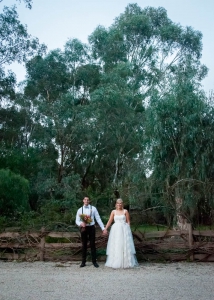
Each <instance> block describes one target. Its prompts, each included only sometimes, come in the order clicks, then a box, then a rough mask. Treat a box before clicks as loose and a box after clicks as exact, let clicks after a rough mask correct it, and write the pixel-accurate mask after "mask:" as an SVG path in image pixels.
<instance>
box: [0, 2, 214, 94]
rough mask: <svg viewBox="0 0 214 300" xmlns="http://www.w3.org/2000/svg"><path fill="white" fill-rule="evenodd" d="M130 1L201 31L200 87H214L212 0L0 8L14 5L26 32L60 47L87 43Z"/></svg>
mask: <svg viewBox="0 0 214 300" xmlns="http://www.w3.org/2000/svg"><path fill="white" fill-rule="evenodd" d="M129 3H137V4H138V5H139V6H140V7H141V8H144V7H147V6H152V7H156V8H157V7H160V6H161V7H164V8H165V9H166V10H167V13H168V17H169V18H170V19H171V20H172V21H173V22H175V23H180V24H181V25H182V26H191V27H193V28H194V29H195V30H199V31H201V32H202V34H203V55H202V59H201V61H202V63H203V64H205V65H206V66H207V67H208V68H209V73H208V76H207V78H206V79H205V80H204V81H203V87H204V90H205V91H206V92H207V93H208V92H209V91H210V90H212V89H214V59H213V54H214V35H213V30H214V0H136V1H126V0H33V7H32V9H31V10H29V9H27V8H26V7H25V4H24V3H21V4H19V2H18V1H15V0H3V2H2V3H1V4H0V10H1V11H2V8H3V6H4V5H7V6H11V5H13V4H16V6H17V11H18V14H19V19H20V21H21V22H22V23H23V24H26V25H27V27H28V32H29V34H31V35H32V36H34V37H37V38H39V41H40V42H41V43H44V44H46V45H47V46H48V50H52V49H56V48H60V49H63V47H64V45H65V42H66V41H67V40H68V39H69V38H78V39H79V40H81V41H82V42H85V43H87V38H88V36H89V35H90V34H91V33H92V32H93V31H94V29H95V28H96V27H97V26H98V25H103V26H105V27H109V26H110V25H111V24H112V23H113V21H114V19H115V18H116V17H117V16H119V15H120V14H121V13H123V12H124V10H125V7H126V6H127V5H128V4H129ZM11 68H12V70H13V71H14V72H15V73H16V76H17V79H18V81H21V80H23V79H24V77H25V69H24V67H21V66H20V65H19V66H18V65H16V64H15V65H13V66H12V67H11Z"/></svg>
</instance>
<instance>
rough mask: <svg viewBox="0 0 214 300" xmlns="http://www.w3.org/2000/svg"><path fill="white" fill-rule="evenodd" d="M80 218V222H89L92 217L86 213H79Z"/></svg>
mask: <svg viewBox="0 0 214 300" xmlns="http://www.w3.org/2000/svg"><path fill="white" fill-rule="evenodd" d="M80 219H81V221H82V222H84V223H86V224H90V223H91V222H92V219H91V217H90V216H89V215H86V214H80Z"/></svg>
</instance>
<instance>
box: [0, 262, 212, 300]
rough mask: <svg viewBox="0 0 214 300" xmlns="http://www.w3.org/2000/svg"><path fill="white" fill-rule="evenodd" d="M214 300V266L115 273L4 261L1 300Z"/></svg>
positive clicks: (163, 266) (148, 265)
mask: <svg viewBox="0 0 214 300" xmlns="http://www.w3.org/2000/svg"><path fill="white" fill-rule="evenodd" d="M27 299H30V300H49V299H50V300H68V299H73V300H77V299H78V300H79V299H80V300H85V299H87V300H89V299H93V300H111V299H114V300H127V299H133V300H138V299H139V300H142V299H146V300H150V299H151V300H171V299H172V300H181V299H182V300H187V299H188V300H199V299H200V300H202V299H206V300H214V263H186V262H185V263H183V262H182V263H168V264H162V263H159V264H158V263H141V264H140V266H139V267H138V268H135V269H117V270H115V269H111V268H107V267H105V266H104V263H100V268H98V269H96V268H94V266H93V265H92V264H91V263H90V262H88V263H87V266H86V267H85V268H80V267H79V263H73V262H67V263H54V262H33V263H30V262H21V263H20V262H3V261H0V300H27Z"/></svg>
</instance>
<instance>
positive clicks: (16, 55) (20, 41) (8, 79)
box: [0, 1, 46, 99]
mask: <svg viewBox="0 0 214 300" xmlns="http://www.w3.org/2000/svg"><path fill="white" fill-rule="evenodd" d="M26 3H27V5H31V1H26ZM0 49H1V50H0V81H1V91H0V94H1V99H2V97H6V95H7V94H8V95H9V96H11V93H13V94H14V83H15V81H16V79H15V75H14V74H12V73H11V72H9V73H8V74H6V73H5V70H4V69H5V67H6V66H9V65H10V64H11V63H13V62H15V61H16V62H18V63H22V62H26V61H27V59H28V58H29V57H32V56H33V55H35V54H36V53H43V52H44V51H45V49H46V47H45V46H44V45H39V41H38V39H37V38H32V37H31V36H30V35H29V34H28V32H27V27H26V26H24V25H22V24H21V22H20V21H19V19H18V14H17V12H16V7H15V6H12V7H10V8H9V7H6V6H5V7H4V8H3V12H2V13H1V14H0Z"/></svg>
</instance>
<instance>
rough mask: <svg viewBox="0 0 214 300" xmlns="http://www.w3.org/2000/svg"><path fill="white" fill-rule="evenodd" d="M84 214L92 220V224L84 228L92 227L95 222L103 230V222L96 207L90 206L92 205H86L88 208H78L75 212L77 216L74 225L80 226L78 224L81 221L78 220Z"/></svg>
mask: <svg viewBox="0 0 214 300" xmlns="http://www.w3.org/2000/svg"><path fill="white" fill-rule="evenodd" d="M82 213H83V214H86V215H88V216H90V217H91V219H92V222H91V223H90V224H86V226H91V225H94V224H95V220H96V221H97V223H98V224H99V226H100V228H101V229H102V230H104V229H105V227H104V225H103V222H102V220H101V218H100V215H99V213H98V211H97V209H96V207H94V206H92V205H90V204H89V205H88V206H85V205H83V206H82V207H80V208H79V209H78V211H77V214H76V224H77V225H78V226H80V224H81V223H82V220H81V219H80V215H81V214H82Z"/></svg>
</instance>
